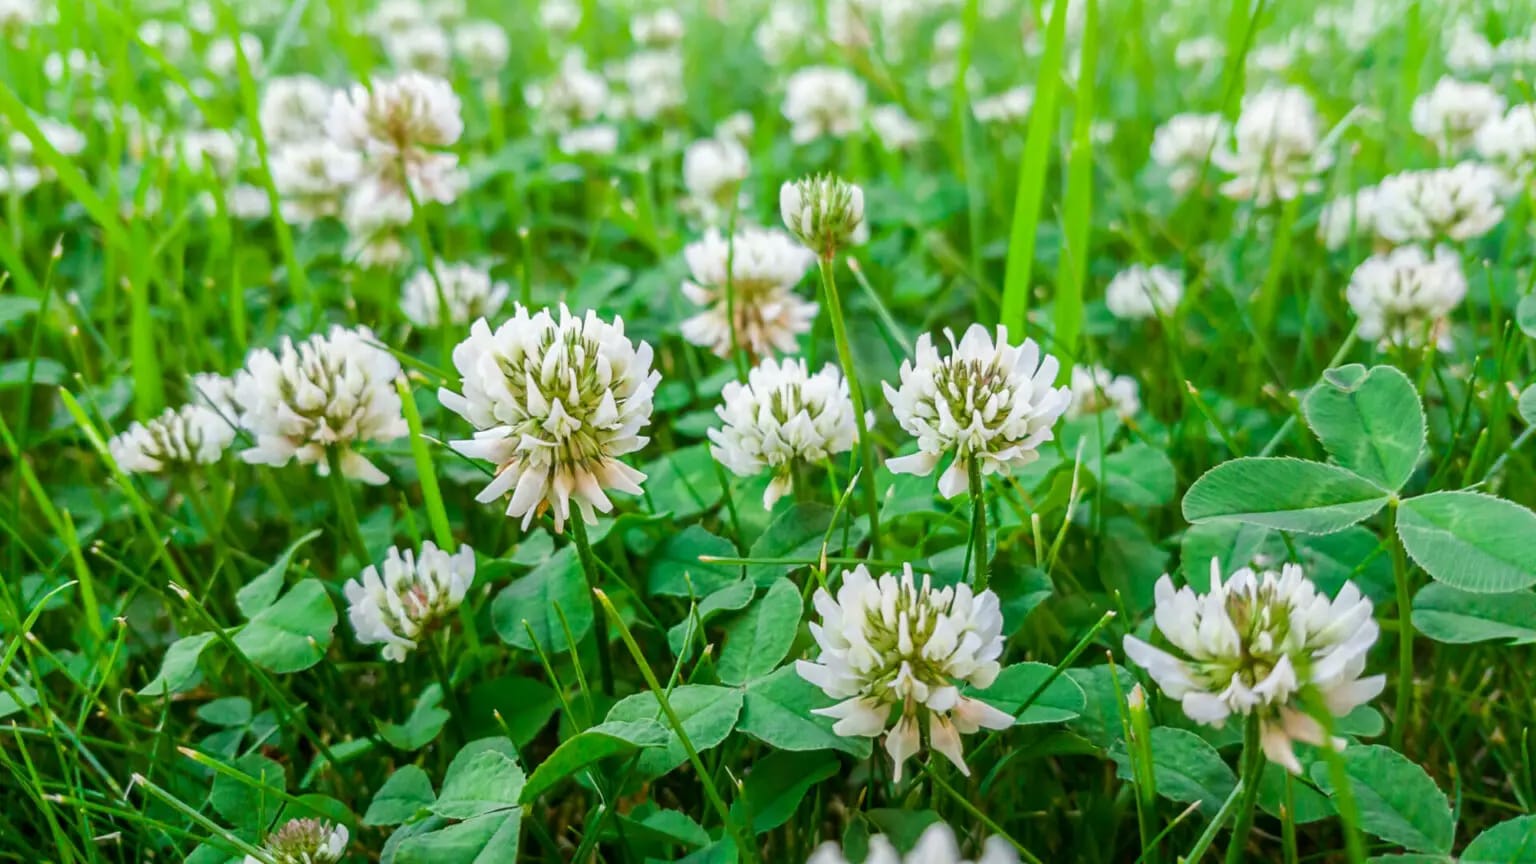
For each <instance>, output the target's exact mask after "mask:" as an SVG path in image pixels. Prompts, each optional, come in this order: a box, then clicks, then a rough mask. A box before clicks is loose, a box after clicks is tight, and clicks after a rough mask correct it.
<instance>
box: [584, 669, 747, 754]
mask: <svg viewBox="0 0 1536 864" xmlns="http://www.w3.org/2000/svg"><path fill="white" fill-rule="evenodd" d="M667 701H668V703H670V704H671V706H672V710H673V711H674V712H676V714H677V716H678V719H679V720H680V721H681V722H682V724H683V731H684V732H686V733H687V734H688V740H689V742H691V743H692V744H693V746H694V749H695V750H697V751H698V752H700V753H702V752H704V751H705V750H709V749H711V748H713V747H717V746H719V744H720V742H722V741H724V740H725V737H726V736H727V735H729V734H731V730H732V729H734V728H736V718H737V717H738V716H740V714H741V703H742V692H741V691H740V690H737V689H734V688H731V687H715V686H711V685H708V684H684V685H681V686H679V687H675V688H673V689H672V692H671V693H669V694H668V695H667ZM608 720H609V722H612V721H615V720H654V721H656V722H658V723H661V724H662V725H663V726H666V727H667V746H666V748H665V749H662V748H654V749H648V750H646V751H645V752H644V753H642V754H641V755H640V761H639V763H638V765H637V768H638V770H639V772H640V773H641V774H642V775H645V776H649V777H656V776H660V775H662V774H665V773H667V772H668V771H671V770H672V769H673V768H676V767H677V766H679V765H681V764H683V763H684V762H686V761H687V760H688V753H687V751H686V750H684V749H683V742H682V739H681V738H679V737H678V735H677V730H675V729H673V728H672V727H671V721H670V719H669V718H667V716H666V715H665V714H663V713H662V711H661V705H660V703H658V702H657V701H656V694H655V693H652V692H650V691H646V692H644V693H636V694H634V695H633V696H627V697H625V698H623V699H621V700H619V702H618V703H617V704H615V705H614V706H613V708H611V709H609V711H608Z"/></svg>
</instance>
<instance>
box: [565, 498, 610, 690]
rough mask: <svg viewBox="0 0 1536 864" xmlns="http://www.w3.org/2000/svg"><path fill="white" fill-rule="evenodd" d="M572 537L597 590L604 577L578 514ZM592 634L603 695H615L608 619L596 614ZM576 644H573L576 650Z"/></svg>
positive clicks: (577, 553) (586, 572) (585, 571)
mask: <svg viewBox="0 0 1536 864" xmlns="http://www.w3.org/2000/svg"><path fill="white" fill-rule="evenodd" d="M571 537H572V538H573V539H574V540H575V541H576V555H577V557H579V558H580V559H581V570H582V572H583V573H585V574H586V575H587V587H588V588H590V589H593V590H596V589H597V587H598V585H599V583H601V582H602V577H601V575H600V573H599V571H598V569H597V558H596V557H594V556H593V555H592V543H591V541H589V540H588V539H587V523H585V522H583V521H581V516H580V515H577V516H576V517H575V518H573V519H572V520H571ZM592 635H593V637H594V638H596V639H597V669H598V675H599V676H600V677H601V678H602V681H603V695H604V696H612V695H613V657H612V656H611V655H610V652H611V651H612V646H611V645H610V644H609V639H608V619H607V618H605V617H603V616H602V615H596V616H594V617H593V621H592ZM574 648H575V646H572V649H573V650H574Z"/></svg>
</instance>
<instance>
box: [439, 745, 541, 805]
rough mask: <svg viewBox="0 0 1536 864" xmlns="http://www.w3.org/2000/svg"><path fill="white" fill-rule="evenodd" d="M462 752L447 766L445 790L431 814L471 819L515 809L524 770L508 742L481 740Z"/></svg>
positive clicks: (521, 788) (444, 781)
mask: <svg viewBox="0 0 1536 864" xmlns="http://www.w3.org/2000/svg"><path fill="white" fill-rule="evenodd" d="M476 744H478V745H481V746H474V745H469V746H465V747H464V749H462V750H460V751H459V753H458V755H457V756H455V757H453V762H452V763H450V764H449V765H448V773H447V775H446V776H444V777H443V789H442V792H440V793H439V794H438V796H437V803H435V804H433V805H432V812H433V813H436V814H437V815H439V816H442V817H443V818H445V819H472V818H474V817H476V816H479V815H481V814H484V813H490V812H492V811H495V810H504V809H507V808H509V807H516V806H517V804H518V800H519V797H520V795H521V793H522V791H523V783H524V780H525V778H524V776H523V769H522V768H520V767H518V764H517V754H516V753H515V752H509V751H511V747H510V746H507V742H506V741H505V739H481V741H480V742H476Z"/></svg>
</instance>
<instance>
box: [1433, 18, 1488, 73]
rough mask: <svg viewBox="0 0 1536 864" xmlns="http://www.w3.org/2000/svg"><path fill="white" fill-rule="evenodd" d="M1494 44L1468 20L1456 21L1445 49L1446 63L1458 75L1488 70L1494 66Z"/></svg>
mask: <svg viewBox="0 0 1536 864" xmlns="http://www.w3.org/2000/svg"><path fill="white" fill-rule="evenodd" d="M1494 59H1495V57H1494V52H1493V45H1492V44H1490V43H1489V42H1488V37H1487V36H1484V35H1483V34H1481V33H1479V32H1477V31H1476V30H1474V29H1473V28H1472V26H1471V25H1470V24H1468V23H1467V22H1466V21H1458V22H1456V26H1455V27H1454V28H1453V29H1452V30H1451V38H1450V41H1449V43H1448V44H1447V45H1446V49H1445V65H1446V66H1447V67H1449V68H1450V70H1451V71H1452V72H1455V73H1456V74H1458V75H1471V74H1477V73H1481V72H1487V71H1488V70H1490V69H1492V68H1493V63H1494Z"/></svg>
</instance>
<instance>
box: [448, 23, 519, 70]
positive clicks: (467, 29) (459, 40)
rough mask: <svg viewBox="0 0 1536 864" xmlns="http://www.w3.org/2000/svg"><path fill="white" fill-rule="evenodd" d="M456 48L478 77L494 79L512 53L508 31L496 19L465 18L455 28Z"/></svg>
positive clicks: (461, 58)
mask: <svg viewBox="0 0 1536 864" xmlns="http://www.w3.org/2000/svg"><path fill="white" fill-rule="evenodd" d="M453 48H454V50H455V51H456V52H458V55H459V59H460V60H462V61H463V62H464V65H465V66H466V67H468V69H469V74H471V75H473V76H475V77H477V78H492V77H495V75H496V74H497V73H498V72H500V71H501V70H502V68H503V67H505V66H506V65H507V59H508V58H509V57H510V56H511V54H512V46H511V43H510V42H509V41H508V40H507V31H506V30H504V29H502V27H501V25H500V24H497V23H496V22H495V21H465V22H464V23H463V24H460V25H459V26H458V29H456V30H454V31H453Z"/></svg>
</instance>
